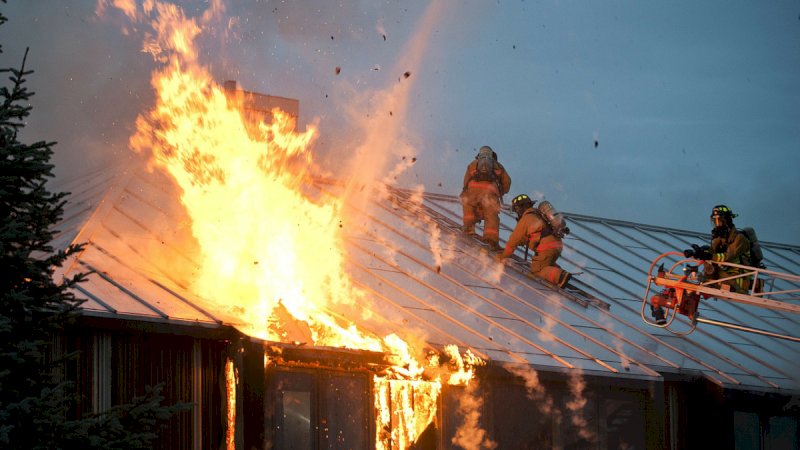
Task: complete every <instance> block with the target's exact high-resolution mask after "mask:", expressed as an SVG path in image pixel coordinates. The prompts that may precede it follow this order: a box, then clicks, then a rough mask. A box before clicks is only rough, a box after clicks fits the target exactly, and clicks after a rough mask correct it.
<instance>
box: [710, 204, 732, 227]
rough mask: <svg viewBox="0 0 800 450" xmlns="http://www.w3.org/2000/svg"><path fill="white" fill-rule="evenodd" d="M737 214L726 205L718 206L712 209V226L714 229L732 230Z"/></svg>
mask: <svg viewBox="0 0 800 450" xmlns="http://www.w3.org/2000/svg"><path fill="white" fill-rule="evenodd" d="M734 217H736V214H734V213H733V211H732V210H731V209H730V208H728V207H727V206H725V205H717V206H715V207H713V208H712V209H711V226H712V227H714V229H722V228H730V227H732V226H733V218H734Z"/></svg>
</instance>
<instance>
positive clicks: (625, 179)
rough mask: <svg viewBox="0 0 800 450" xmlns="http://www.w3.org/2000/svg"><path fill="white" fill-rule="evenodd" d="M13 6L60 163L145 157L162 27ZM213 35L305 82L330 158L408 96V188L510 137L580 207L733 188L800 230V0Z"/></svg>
mask: <svg viewBox="0 0 800 450" xmlns="http://www.w3.org/2000/svg"><path fill="white" fill-rule="evenodd" d="M180 3H181V4H183V6H185V8H186V10H187V12H188V13H189V14H196V13H197V12H198V11H200V10H202V8H203V7H204V5H205V2H201V1H192V2H180ZM431 4H435V6H436V7H435V8H434V7H432V6H430V5H431ZM0 8H2V11H3V12H4V14H5V15H6V16H7V17H8V18H9V22H8V23H7V24H5V25H3V26H2V27H0V42H2V44H3V49H4V54H3V55H0V61H1V62H2V66H11V65H18V63H19V61H20V60H21V55H22V52H23V51H24V47H26V46H28V47H30V55H29V58H28V61H29V62H28V64H29V67H30V68H32V69H34V70H35V73H34V75H32V76H31V77H30V81H29V88H30V89H31V90H33V91H35V92H36V93H37V95H36V97H34V99H33V101H32V104H33V106H34V113H33V116H32V117H31V119H30V126H29V128H28V130H26V133H27V134H26V136H29V137H30V139H32V140H33V139H37V140H38V139H45V140H56V141H58V142H59V144H58V146H57V147H56V157H55V162H56V164H57V165H58V170H59V174H60V176H61V177H63V178H65V179H66V178H69V177H75V176H81V174H82V173H83V172H86V171H87V170H88V169H87V168H89V167H92V166H93V164H94V162H95V161H96V162H97V163H101V162H103V161H107V160H111V159H118V158H125V157H127V154H128V150H127V149H126V142H127V138H128V136H129V135H130V134H131V133H132V130H133V123H134V120H135V117H136V114H137V113H138V112H140V111H143V110H144V109H145V108H147V106H148V105H149V104H150V102H151V101H152V92H150V86H149V74H150V72H151V70H152V69H153V68H154V67H155V65H154V62H153V60H152V58H150V57H149V56H148V55H146V54H143V53H141V52H140V51H139V48H140V46H141V35H140V34H141V32H142V31H143V30H142V29H131V28H130V27H128V28H129V30H131V33H129V34H128V35H127V36H126V35H124V34H123V33H121V31H120V30H121V29H122V28H123V27H126V23H125V21H124V20H123V18H122V16H121V15H119V14H107V15H106V16H104V17H102V18H99V17H96V16H95V15H94V10H95V2H92V1H80V2H57V1H37V2H23V1H20V0H11V1H10V3H9V4H7V5H0ZM232 18H233V19H232ZM426 20H427V22H426ZM426 27H427V28H426ZM202 44H203V46H202V48H203V54H202V58H203V60H204V62H205V63H206V64H207V65H208V66H209V67H210V70H211V71H212V73H213V74H214V75H215V77H216V78H218V79H220V80H224V79H236V80H238V81H239V82H240V84H241V86H242V87H243V88H244V89H247V90H253V91H259V92H264V93H268V94H272V95H280V96H286V97H293V98H297V99H299V100H300V105H301V121H303V122H309V123H310V122H316V123H317V124H318V126H319V129H320V139H319V140H318V141H317V143H316V146H317V148H316V149H315V151H316V152H317V153H319V160H320V161H322V162H324V163H325V164H330V165H331V166H333V165H335V161H338V160H340V159H341V158H340V157H341V155H343V154H345V155H346V154H352V153H355V154H358V152H357V150H356V149H357V148H358V140H359V139H360V136H362V134H363V128H364V126H369V123H370V122H369V120H370V119H371V118H374V116H375V115H377V114H386V113H387V111H386V110H385V109H384V110H381V108H382V106H383V105H385V103H383V102H382V101H379V100H378V99H379V98H383V96H385V95H389V96H400V97H402V100H403V102H402V103H403V104H404V105H405V107H404V108H403V110H402V111H397V114H394V113H395V111H393V114H392V120H393V121H394V122H393V123H395V126H396V129H397V133H396V134H395V135H394V136H395V138H396V142H395V144H396V146H397V147H399V148H402V150H400V151H399V152H398V153H396V154H392V155H390V156H389V158H390V159H391V158H396V157H397V156H398V155H401V154H403V155H404V154H405V153H404V152H406V151H407V152H408V154H409V155H411V154H414V155H415V156H416V157H417V163H416V164H415V165H413V166H412V167H410V168H409V169H408V170H407V171H406V172H405V173H404V174H402V175H401V176H400V177H399V178H398V183H400V184H401V185H404V186H409V187H410V186H413V185H416V184H424V185H425V187H426V189H427V190H428V191H432V192H440V193H448V194H458V192H459V191H460V189H461V186H460V184H461V177H462V176H463V170H464V167H465V166H466V164H467V163H468V162H469V161H470V160H471V159H472V158H473V157H474V155H475V153H476V151H477V149H478V148H479V147H480V146H482V145H490V146H492V147H493V148H494V149H495V150H496V151H497V153H498V154H499V157H500V161H501V162H502V163H503V164H505V165H506V167H507V168H508V170H509V173H510V174H511V177H512V180H513V184H512V188H511V193H512V194H516V193H522V192H525V193H528V194H531V195H532V196H534V197H536V198H542V197H546V198H547V199H548V200H550V201H552V202H553V203H554V204H555V205H556V207H558V208H559V209H562V210H564V211H568V212H573V213H580V214H588V215H596V216H600V217H607V218H614V219H621V220H628V221H634V222H641V223H645V224H653V225H662V226H668V227H675V228H681V229H689V230H695V231H708V230H709V228H710V224H709V221H708V215H709V212H710V210H711V207H713V206H714V205H716V204H718V203H725V204H727V205H729V206H731V207H732V208H733V210H734V211H735V212H737V213H738V214H739V217H738V218H737V219H736V223H737V225H739V226H753V227H755V228H756V230H757V231H758V233H759V237H760V238H761V239H762V240H765V241H772V242H781V243H788V244H800V185H799V184H798V178H799V177H798V170H799V169H800V3H798V2H797V1H796V0H785V1H769V2H730V1H703V2H696V1H683V0H681V1H672V2H649V1H608V2H565V1H531V0H525V1H520V0H517V1H494V2H488V1H477V0H461V1H458V2H456V1H443V2H428V1H417V0H412V1H403V2H398V1H388V2H376V1H361V2H359V1H338V2H331V1H325V0H319V1H294V2H292V1H286V2H279V1H278V2H276V1H255V0H249V1H239V2H235V3H234V5H233V6H228V10H227V14H226V19H225V20H221V21H220V22H219V25H218V27H217V28H216V29H212V30H208V33H207V34H206V35H205V36H204V37H203V41H202ZM409 55H411V56H409ZM336 67H338V68H339V69H340V71H339V73H338V74H337V73H336V70H335V68H336ZM406 71H408V72H410V74H411V76H410V77H409V78H408V79H404V78H402V74H403V73H404V72H406ZM398 83H406V84H405V85H404V88H405V89H404V90H402V91H400V92H399V93H398V92H397V91H395V90H394V87H396V85H397V84H398ZM391 104H396V103H395V102H392V103H391ZM365 124H366V125H365ZM595 143H596V144H597V145H595ZM87 161H90V162H87ZM390 164H391V161H390ZM509 199H510V196H509V198H507V199H506V200H507V201H508V200H509Z"/></svg>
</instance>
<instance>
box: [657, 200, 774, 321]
mask: <svg viewBox="0 0 800 450" xmlns="http://www.w3.org/2000/svg"><path fill="white" fill-rule="evenodd" d="M734 217H736V214H734V213H733V211H732V210H731V209H730V208H729V207H727V206H726V205H717V206H715V207H713V208H712V209H711V216H710V219H711V226H712V230H711V245H703V246H700V245H697V244H693V245H692V248H690V249H686V250H684V251H683V255H684V256H685V257H687V258H695V259H699V260H701V261H708V262H706V263H704V264H703V280H704V281H713V280H720V279H724V278H729V277H735V276H737V275H741V274H742V273H744V271H745V269H739V268H735V267H725V266H720V265H719V264H714V262H726V263H733V264H739V265H744V266H753V267H760V266H761V256H760V248H759V247H758V245H757V242H758V241H757V238H756V237H755V231H753V230H752V228H748V229H746V230H747V233H751V234H750V235H751V236H752V241H751V239H748V237H747V236H746V235H745V232H742V231H739V230H737V229H736V226H735V225H734V224H733V218H734ZM753 244H755V246H753ZM751 248H755V249H756V251H757V253H758V255H751ZM751 278H752V277H738V278H734V279H732V280H727V281H722V282H720V283H719V284H709V286H710V287H713V288H715V289H722V290H730V291H731V292H738V293H745V292H747V290H748V289H750V286H751V283H752V279H751ZM757 283H760V280H759V281H757ZM687 295H688V296H687V301H686V304H685V305H684V308H683V310H682V311H681V313H684V314H686V315H687V316H689V318H690V319H692V320H693V321H694V320H696V318H697V315H698V314H697V306H698V302H699V300H700V298H699V294H698V293H694V292H689V293H687ZM673 297H674V291H671V292H666V293H665V294H662V295H657V296H655V297H654V298H653V299H652V300H651V313H652V316H653V318H654V319H655V320H656V323H657V324H658V325H664V324H665V323H666V322H667V320H666V314H665V310H664V307H665V306H666V307H672V306H674V305H675V301H674V299H673Z"/></svg>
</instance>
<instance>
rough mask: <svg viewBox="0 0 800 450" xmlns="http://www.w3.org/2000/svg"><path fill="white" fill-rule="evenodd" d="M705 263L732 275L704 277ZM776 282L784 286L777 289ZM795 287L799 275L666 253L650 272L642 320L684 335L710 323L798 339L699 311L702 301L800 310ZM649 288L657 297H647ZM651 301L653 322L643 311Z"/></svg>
mask: <svg viewBox="0 0 800 450" xmlns="http://www.w3.org/2000/svg"><path fill="white" fill-rule="evenodd" d="M706 264H714V265H718V266H719V268H720V269H721V270H724V271H725V272H727V273H734V275H731V276H726V277H724V278H718V279H709V280H706V279H705V277H704V275H703V273H704V270H703V269H704V265H706ZM721 273H722V272H721ZM776 284H778V285H779V286H780V288H776ZM793 286H800V276H798V275H792V274H786V273H780V272H775V271H772V270H767V269H764V268H759V267H750V266H744V265H740V264H733V263H728V262H717V261H703V260H699V259H695V258H691V257H686V256H684V254H683V253H678V252H667V253H662V254H661V255H659V256H658V257H657V258H656V259H654V260H653V263H652V264H651V265H650V270H649V271H648V272H647V289H646V290H645V294H644V299H643V300H642V311H641V315H642V320H644V321H645V322H646V323H648V324H650V325H653V326H656V327H660V328H664V329H665V330H667V331H669V332H671V333H673V334H676V335H681V336H684V335H688V334H690V333H691V332H693V331H694V330H695V329H696V328H697V324H698V323H707V324H711V325H717V326H722V327H727V328H733V329H736V330H740V331H746V332H751V333H757V334H761V335H766V336H771V337H776V338H780V339H787V340H791V341H796V342H800V336H792V335H787V334H782V333H777V332H772V331H767V330H761V329H758V328H752V327H747V326H744V325H740V324H734V323H729V322H722V321H718V320H712V319H708V318H704V317H700V313H699V311H698V307H699V305H700V302H701V301H705V300H707V299H717V300H723V301H729V302H736V303H741V304H745V305H750V306H756V307H759V308H768V309H772V310H776V311H781V312H786V313H794V314H800V304H798V302H797V300H800V288H797V289H786V288H790V287H793ZM651 290H652V291H653V292H654V294H655V295H653V296H652V297H650V298H648V297H649V295H650V293H651ZM793 301H794V302H793ZM648 303H649V305H650V310H651V315H652V317H653V319H652V320H651V319H649V318H648V317H647V316H646V314H645V310H646V309H647V306H648ZM678 315H682V316H685V317H686V320H685V321H683V320H681V321H678V322H676V321H675V319H676V318H677V317H678ZM687 322H688V326H687V325H686V323H687Z"/></svg>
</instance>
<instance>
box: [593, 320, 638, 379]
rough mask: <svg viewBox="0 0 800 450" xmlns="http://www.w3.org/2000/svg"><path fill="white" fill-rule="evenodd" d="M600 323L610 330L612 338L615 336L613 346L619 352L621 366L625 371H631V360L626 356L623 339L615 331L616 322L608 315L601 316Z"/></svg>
mask: <svg viewBox="0 0 800 450" xmlns="http://www.w3.org/2000/svg"><path fill="white" fill-rule="evenodd" d="M600 323H601V324H602V325H603V327H605V329H606V330H608V333H609V334H610V335H611V336H614V339H613V342H612V344H613V345H614V349H615V350H616V351H617V354H618V355H619V357H620V364H621V365H622V368H623V369H625V370H630V366H631V359H630V358H628V355H626V354H625V346H624V345H623V342H622V340H621V339H619V338H618V337H617V332H616V330H615V329H614V322H612V321H611V319H610V318H609V317H608V316H607V315H601V316H600Z"/></svg>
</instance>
